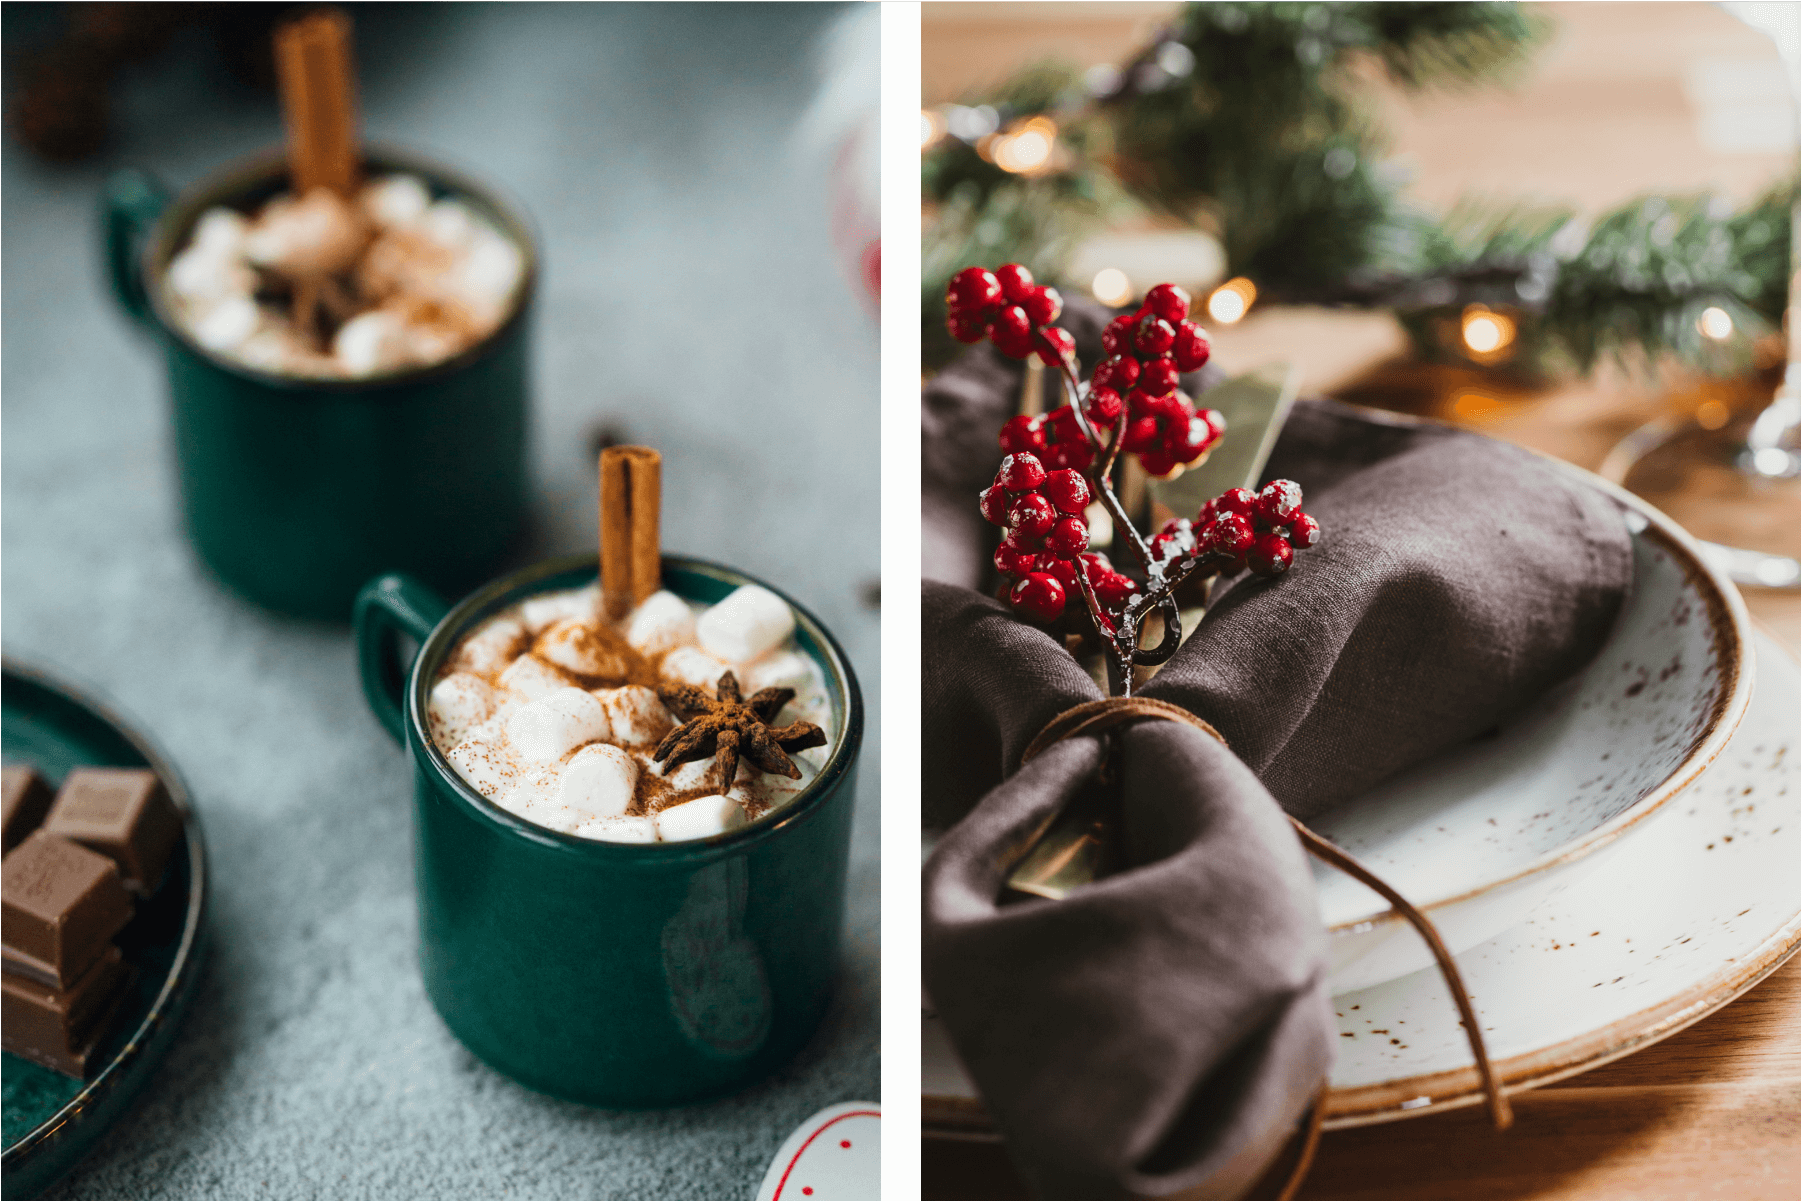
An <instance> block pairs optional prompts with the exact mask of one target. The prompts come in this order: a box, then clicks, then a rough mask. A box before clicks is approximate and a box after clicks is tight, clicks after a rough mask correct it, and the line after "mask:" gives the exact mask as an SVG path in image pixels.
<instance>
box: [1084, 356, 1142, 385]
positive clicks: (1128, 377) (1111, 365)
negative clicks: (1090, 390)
mask: <svg viewBox="0 0 1801 1201" xmlns="http://www.w3.org/2000/svg"><path fill="white" fill-rule="evenodd" d="M1139 371H1140V368H1139V366H1138V360H1137V359H1135V358H1132V357H1131V356H1130V355H1122V354H1116V355H1114V356H1113V357H1112V358H1110V359H1102V360H1101V365H1100V366H1099V367H1096V368H1095V369H1094V375H1093V376H1092V377H1091V378H1090V380H1089V382H1090V384H1092V385H1093V386H1094V387H1096V388H1112V389H1113V390H1114V391H1115V392H1121V393H1124V392H1130V391H1131V390H1132V385H1133V384H1135V383H1137V382H1138V373H1139Z"/></svg>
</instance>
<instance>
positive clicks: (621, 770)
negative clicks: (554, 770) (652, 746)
mask: <svg viewBox="0 0 1801 1201" xmlns="http://www.w3.org/2000/svg"><path fill="white" fill-rule="evenodd" d="M637 787H638V761H637V760H636V759H634V758H632V757H631V755H630V753H628V752H626V751H622V750H620V749H619V748H618V747H616V746H608V745H607V744H606V743H604V742H597V743H594V744H592V745H590V746H585V747H583V748H582V749H581V750H579V751H577V752H575V754H574V755H573V756H572V757H571V758H570V760H569V762H568V763H567V764H565V765H564V767H563V783H562V786H561V787H560V788H559V789H558V791H557V801H558V802H559V803H560V804H562V805H563V806H564V807H566V808H568V809H572V810H576V811H578V812H581V813H585V814H586V815H587V816H588V817H590V818H594V817H623V816H624V815H625V811H626V809H627V808H628V807H629V806H630V805H631V803H632V793H633V791H634V790H635V789H636V788H637Z"/></svg>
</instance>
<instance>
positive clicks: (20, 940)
mask: <svg viewBox="0 0 1801 1201" xmlns="http://www.w3.org/2000/svg"><path fill="white" fill-rule="evenodd" d="M130 920H131V896H130V894H128V893H127V892H126V891H125V885H124V884H123V883H122V882H121V881H120V879H119V869H118V868H117V867H115V866H113V861H112V860H110V859H108V858H107V857H106V856H105V855H97V854H95V853H94V852H93V851H90V850H88V849H87V848H86V847H81V846H76V845H75V844H74V843H72V842H70V841H69V840H68V839H66V838H58V837H57V836H56V835H54V834H51V833H48V832H47V831H44V830H39V831H38V832H37V833H35V834H33V835H31V837H29V838H27V839H26V840H25V841H24V842H22V843H20V844H19V845H18V847H17V848H16V849H15V850H14V851H13V852H12V854H10V855H8V856H7V857H6V860H5V863H4V864H0V937H3V938H4V939H5V942H6V969H7V971H8V972H17V973H21V974H23V975H27V976H31V977H33V978H35V979H36V980H38V981H39V982H41V983H44V984H47V985H49V986H50V987H52V988H57V989H66V988H69V987H71V986H73V985H74V983H75V980H76V978H77V977H79V976H80V975H81V974H82V973H83V972H85V971H86V970H87V969H88V967H89V966H91V965H92V964H93V962H94V961H95V960H96V959H98V958H100V956H101V955H102V954H104V953H105V951H106V945H107V943H108V941H110V940H111V938H112V936H113V935H115V934H117V933H118V932H119V930H120V928H121V927H123V926H124V925H125V923H126V922H128V921H130Z"/></svg>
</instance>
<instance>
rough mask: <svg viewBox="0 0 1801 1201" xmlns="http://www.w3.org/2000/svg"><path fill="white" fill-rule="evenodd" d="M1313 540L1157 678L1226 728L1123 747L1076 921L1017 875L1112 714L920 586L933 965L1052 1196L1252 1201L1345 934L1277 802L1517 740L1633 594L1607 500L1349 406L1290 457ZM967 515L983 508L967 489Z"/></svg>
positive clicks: (1306, 806) (1307, 424)
mask: <svg viewBox="0 0 1801 1201" xmlns="http://www.w3.org/2000/svg"><path fill="white" fill-rule="evenodd" d="M1269 475H1270V477H1271V478H1277V477H1286V478H1293V479H1296V480H1298V481H1299V482H1300V483H1301V485H1302V487H1303V489H1304V490H1305V492H1306V508H1307V510H1308V512H1310V513H1313V514H1314V515H1315V516H1316V517H1318V518H1319V520H1320V522H1321V524H1322V526H1323V527H1324V531H1325V533H1324V537H1323V539H1322V541H1321V543H1320V545H1319V546H1317V547H1315V548H1314V549H1312V550H1309V551H1307V552H1305V553H1303V554H1300V555H1298V556H1297V557H1296V561H1295V566H1294V568H1293V570H1291V571H1290V572H1289V574H1288V575H1287V576H1286V577H1283V578H1280V579H1277V580H1263V579H1258V578H1254V577H1253V578H1246V579H1243V580H1240V581H1238V582H1237V583H1235V584H1234V585H1233V586H1232V587H1230V588H1229V589H1227V590H1226V591H1225V592H1224V593H1223V595H1222V596H1220V598H1219V599H1218V600H1216V602H1215V604H1214V606H1213V608H1212V609H1211V611H1210V612H1209V613H1208V615H1207V617H1206V619H1205V620H1204V621H1203V622H1202V623H1201V626H1200V628H1199V629H1198V630H1197V631H1196V632H1195V634H1194V636H1193V637H1192V638H1191V639H1190V640H1189V641H1188V642H1187V643H1186V644H1185V645H1184V646H1183V647H1182V649H1181V650H1180V651H1178V652H1177V654H1176V655H1175V657H1174V658H1172V659H1171V660H1170V662H1169V663H1168V664H1167V665H1166V666H1165V667H1164V668H1163V669H1162V670H1161V671H1160V672H1159V673H1158V674H1157V676H1156V678H1155V679H1154V680H1152V681H1151V683H1150V684H1149V685H1147V686H1146V687H1145V688H1144V689H1143V694H1144V695H1145V696H1152V697H1157V698H1159V699H1162V700H1166V701H1170V702H1173V703H1175V704H1178V705H1182V706H1183V707H1185V708H1188V709H1190V710H1192V711H1193V712H1195V713H1197V714H1198V715H1200V716H1201V717H1202V718H1204V719H1206V720H1207V721H1209V722H1211V723H1212V724H1213V725H1214V726H1215V727H1217V728H1218V729H1219V730H1220V732H1221V733H1222V734H1223V735H1224V736H1225V737H1226V739H1227V741H1228V743H1229V744H1230V747H1231V750H1230V751H1228V750H1226V749H1225V748H1224V747H1221V746H1220V745H1219V744H1218V743H1216V742H1215V741H1214V740H1212V739H1211V738H1209V737H1207V736H1206V735H1205V734H1204V733H1202V732H1200V731H1198V730H1195V729H1192V728H1190V727H1187V726H1179V725H1175V724H1171V723H1166V722H1142V723H1138V724H1135V725H1132V726H1129V727H1126V728H1125V729H1124V730H1123V731H1122V732H1121V733H1119V734H1118V735H1117V739H1116V741H1117V746H1116V757H1115V759H1114V777H1115V784H1114V786H1115V787H1116V788H1117V789H1118V801H1119V805H1120V814H1121V825H1122V830H1123V834H1122V842H1123V847H1122V851H1123V856H1124V867H1123V870H1121V871H1120V872H1118V873H1117V874H1114V875H1111V876H1108V877H1106V878H1104V879H1102V880H1100V881H1098V882H1097V883H1095V884H1092V885H1089V886H1087V887H1085V888H1082V889H1079V890H1078V891H1076V892H1075V893H1073V894H1071V895H1070V896H1069V897H1067V898H1065V899H1064V900H1061V901H1041V900H1035V899H1028V900H1023V901H1018V902H1009V901H1007V900H1006V898H1005V897H1004V893H1003V890H1004V885H1005V867H1006V865H1007V864H1008V863H1010V862H1011V859H1012V856H1011V854H1010V853H1009V852H1010V851H1012V850H1013V849H1015V848H1017V847H1018V846H1019V845H1020V844H1021V843H1022V842H1023V841H1024V840H1025V839H1026V838H1027V837H1029V835H1030V832H1031V831H1033V830H1035V829H1036V828H1037V827H1038V824H1039V822H1040V821H1041V820H1042V819H1043V818H1044V817H1045V816H1046V815H1047V814H1049V813H1051V812H1054V811H1055V810H1057V809H1058V808H1060V807H1062V806H1063V805H1064V804H1065V803H1067V802H1068V801H1069V799H1070V798H1072V797H1073V796H1075V795H1076V793H1077V792H1078V791H1079V790H1080V789H1082V788H1083V787H1085V786H1092V785H1088V784H1087V783H1086V782H1087V781H1089V780H1090V778H1091V777H1093V776H1094V775H1095V773H1096V771H1097V769H1098V768H1099V767H1100V766H1101V759H1102V744H1101V740H1100V739H1097V738H1094V737H1080V738H1072V739H1069V740H1067V741H1066V742H1064V743H1061V744H1059V745H1058V746H1056V747H1054V748H1052V749H1051V750H1049V751H1047V752H1045V753H1044V754H1043V755H1041V756H1039V757H1038V758H1037V759H1034V760H1033V761H1032V762H1031V763H1030V764H1029V765H1027V766H1026V768H1025V769H1024V770H1020V769H1019V757H1020V755H1021V753H1022V752H1023V751H1024V749H1025V747H1026V745H1027V744H1028V743H1029V742H1030V741H1031V739H1032V738H1033V737H1034V736H1035V735H1036V734H1037V733H1038V731H1039V730H1040V729H1041V728H1043V726H1044V725H1045V723H1046V722H1048V721H1049V720H1050V719H1051V718H1052V717H1054V716H1056V715H1057V714H1058V713H1060V712H1062V711H1063V710H1064V709H1066V708H1069V707H1070V706H1072V705H1075V704H1079V703H1081V702H1084V701H1089V700H1093V699H1095V698H1096V697H1098V696H1099V692H1098V690H1097V689H1096V688H1095V686H1094V684H1093V682H1092V681H1091V680H1089V678H1088V677H1087V675H1086V674H1085V673H1084V672H1083V671H1082V670H1081V669H1080V668H1079V666H1078V665H1077V664H1076V663H1075V662H1074V660H1073V659H1071V658H1070V656H1069V655H1068V653H1067V652H1066V651H1065V650H1064V649H1063V647H1062V646H1061V645H1060V644H1059V643H1058V642H1056V641H1055V640H1053V639H1052V638H1050V637H1049V636H1047V635H1045V634H1044V633H1042V632H1041V631H1039V630H1037V629H1035V628H1033V627H1031V626H1028V625H1026V624H1024V623H1022V622H1019V621H1017V620H1015V619H1014V618H1013V617H1012V616H1011V614H1010V613H1009V612H1008V611H1007V610H1006V608H1005V606H1003V605H1001V604H1000V603H998V602H996V601H993V600H991V599H988V598H986V597H983V596H980V595H978V594H976V593H973V592H970V591H968V590H965V589H961V588H956V587H952V586H949V585H944V584H940V583H927V584H926V585H925V591H924V597H923V631H922V634H923V644H922V654H923V673H924V679H923V710H924V712H923V725H924V730H923V734H924V740H925V749H924V756H923V758H924V762H923V769H924V780H923V785H924V796H925V798H926V804H925V809H926V822H927V824H928V825H932V826H941V827H942V826H948V827H949V828H948V829H947V830H946V831H945V833H944V835H943V837H942V838H941V839H940V840H939V843H938V845H937V847H936V849H935V851H934V853H933V855H932V857H931V859H930V861H929V862H928V863H927V865H926V872H925V881H924V892H925V897H924V910H925V912H924V929H923V937H924V972H925V982H926V986H927V989H928V991H929V993H930V995H931V997H932V1000H933V1003H934V1005H935V1006H936V1007H937V1009H938V1011H939V1013H940V1015H941V1017H942V1018H943V1021H944V1023H945V1027H946V1030H947V1031H948V1032H949V1034H950V1036H951V1039H952V1041H953V1043H954V1044H955V1045H956V1047H957V1050H958V1053H959V1055H961V1056H962V1058H963V1061H964V1063H965V1065H966V1066H967V1067H968V1069H969V1071H970V1074H971V1076H972V1077H973V1078H974V1079H975V1081H976V1083H977V1085H978V1086H979V1087H980V1089H981V1091H982V1095H983V1098H984V1101H985V1102H986V1104H987V1105H988V1107H989V1109H990V1111H991V1113H992V1114H993V1116H994V1119H995V1121H996V1124H997V1125H998V1127H999V1128H1000V1130H1001V1131H1002V1133H1003V1134H1004V1135H1005V1136H1006V1139H1007V1144H1008V1146H1009V1148H1010V1150H1011V1152H1012V1154H1013V1155H1014V1157H1015V1159H1016V1161H1017V1162H1018V1164H1019V1166H1020V1168H1021V1171H1022V1173H1023V1174H1024V1175H1025V1176H1026V1178H1027V1180H1028V1181H1029V1182H1030V1183H1031V1185H1032V1187H1033V1188H1034V1189H1035V1190H1036V1191H1037V1192H1038V1193H1039V1194H1040V1195H1041V1196H1044V1197H1047V1198H1059V1199H1060V1198H1078V1197H1097V1196H1116V1195H1119V1194H1121V1193H1128V1194H1140V1195H1148V1196H1167V1195H1170V1194H1173V1193H1177V1192H1182V1193H1183V1194H1184V1195H1185V1196H1193V1197H1197V1198H1199V1197H1232V1196H1236V1195H1238V1193H1239V1192H1241V1191H1242V1190H1243V1189H1244V1188H1245V1187H1247V1186H1248V1184H1249V1183H1250V1182H1251V1181H1252V1180H1254V1179H1255V1177H1256V1175H1257V1174H1258V1173H1259V1172H1260V1171H1261V1170H1262V1169H1263V1168H1264V1167H1265V1166H1266V1165H1267V1164H1268V1162H1269V1161H1270V1159H1271V1158H1273V1156H1274V1155H1275V1154H1276V1153H1277V1152H1278V1150H1279V1149H1280V1147H1281V1145H1282V1143H1283V1141H1284V1140H1285V1139H1286V1138H1287V1137H1288V1136H1289V1135H1290V1134H1291V1133H1292V1131H1293V1129H1294V1123H1295V1121H1296V1120H1297V1119H1298V1117H1299V1116H1300V1115H1301V1114H1302V1112H1303V1111H1304V1110H1305V1108H1306V1105H1307V1103H1308V1100H1309V1099H1310V1097H1311V1096H1312V1095H1313V1093H1314V1091H1315V1090H1316V1089H1317V1088H1318V1087H1319V1085H1320V1084H1321V1083H1322V1082H1323V1079H1324V1077H1325V1075H1326V1073H1327V1072H1328V1070H1329V1068H1330V1065H1331V1057H1332V1045H1333V1043H1334V1042H1335V1041H1336V1038H1335V1031H1334V1023H1333V1018H1332V1012H1331V1008H1330V1005H1329V1001H1328V997H1327V994H1326V987H1325V975H1324V972H1325V964H1324V952H1325V942H1324V933H1323V931H1322V929H1321V926H1320V921H1319V916H1318V908H1317V904H1316V901H1315V898H1314V895H1313V887H1312V880H1311V875H1310V874H1309V871H1308V867H1307V864H1306V862H1305V856H1304V853H1303V852H1302V850H1301V848H1300V846H1299V844H1298V842H1297V841H1296V839H1295V837H1294V835H1293V833H1292V832H1291V831H1290V830H1289V828H1288V826H1287V822H1286V819H1285V817H1284V815H1283V810H1284V809H1287V810H1288V811H1289V812H1291V813H1294V814H1296V815H1297V816H1301V817H1307V816H1310V815H1312V814H1315V813H1318V812H1320V811H1321V810H1323V809H1325V808H1328V807H1331V806H1333V805H1336V804H1341V803H1344V802H1345V801H1347V800H1349V799H1351V798H1354V797H1355V796H1356V795H1357V794H1359V793H1360V792H1362V791H1364V790H1366V789H1367V788H1369V787H1370V786H1371V785H1373V784H1375V783H1376V782H1377V781H1379V780H1382V779H1384V778H1386V777H1388V776H1390V775H1392V774H1394V773H1395V772H1397V771H1399V770H1401V769H1402V768H1404V767H1406V766H1408V765H1410V764H1413V763H1416V762H1418V761H1420V760H1421V759H1424V758H1426V757H1428V756H1430V755H1432V754H1433V753H1435V752H1437V751H1440V750H1442V749H1444V748H1446V747H1448V746H1452V745H1455V744H1457V743H1459V742H1461V741H1463V740H1465V739H1468V738H1471V737H1473V736H1475V735H1478V734H1481V733H1483V732H1485V731H1487V730H1489V729H1491V728H1493V727H1494V726H1495V725H1497V724H1498V723H1500V722H1502V721H1504V720H1506V719H1507V718H1508V716H1509V715H1511V714H1512V713H1514V712H1515V711H1516V710H1517V709H1518V708H1519V707H1520V706H1521V705H1523V704H1524V703H1526V702H1527V701H1529V700H1531V699H1532V698H1533V697H1535V696H1537V695H1538V694H1540V693H1541V692H1542V691H1544V690H1545V689H1547V688H1549V687H1551V686H1552V685H1554V684H1556V683H1557V682H1558V681H1560V680H1562V679H1564V678H1566V677H1567V676H1569V675H1570V674H1572V673H1573V672H1575V671H1576V670H1577V669H1579V668H1580V667H1581V666H1582V665H1583V664H1585V663H1586V662H1588V660H1589V659H1590V658H1592V656H1593V655H1594V654H1595V652H1597V651H1598V650H1599V649H1600V647H1601V644H1602V642H1603V641H1604V639H1605V637H1606V635H1607V633H1608V631H1609V629H1610V628H1611V626H1612V622H1613V619H1614V617H1615V615H1616V614H1617V612H1618V610H1619V607H1620V604H1621V602H1622V601H1623V599H1624V597H1625V595H1626V591H1627V588H1628V586H1629V583H1630V579H1631V546H1630V542H1629V539H1628V536H1627V533H1626V530H1625V527H1624V523H1623V521H1622V519H1621V516H1620V514H1619V513H1618V511H1617V510H1616V509H1615V507H1614V505H1613V504H1612V502H1611V501H1609V500H1608V499H1607V498H1606V497H1604V496H1602V495H1601V494H1599V493H1596V492H1594V491H1592V490H1590V489H1587V488H1585V487H1583V486H1582V485H1580V484H1579V483H1576V482H1574V481H1572V480H1570V479H1568V478H1567V477H1565V476H1564V475H1562V474H1561V473H1559V472H1557V471H1556V470H1554V469H1553V468H1552V467H1550V466H1549V465H1548V464H1546V463H1544V462H1543V461H1541V460H1539V459H1537V458H1536V457H1535V456H1533V455H1531V454H1529V453H1528V452H1525V451H1523V450H1520V449H1518V448H1515V447H1511V446H1507V445H1504V444H1501V443H1497V442H1493V441H1491V440H1489V439H1485V438H1481V437H1479V436H1476V435H1474V434H1469V433H1465V432H1462V431H1458V430H1453V429H1449V428H1445V427H1438V426H1429V425H1417V424H1413V423H1408V422H1405V421H1401V420H1393V421H1391V420H1388V419H1385V418H1383V417H1381V416H1379V415H1372V414H1367V413H1364V412H1361V411H1359V410H1354V409H1351V408H1348V407H1346V406H1342V405H1335V404H1332V403H1330V402H1318V401H1315V402H1304V403H1303V404H1301V405H1299V406H1297V410H1296V413H1295V415H1294V416H1293V417H1291V419H1290V422H1289V425H1288V427H1287V428H1286V430H1285V431H1284V434H1283V437H1282V440H1281V442H1280V443H1279V444H1278V446H1277V449H1276V453H1275V455H1274V457H1273V458H1272V460H1271V463H1270V467H1269ZM971 504H972V507H973V499H972V501H971Z"/></svg>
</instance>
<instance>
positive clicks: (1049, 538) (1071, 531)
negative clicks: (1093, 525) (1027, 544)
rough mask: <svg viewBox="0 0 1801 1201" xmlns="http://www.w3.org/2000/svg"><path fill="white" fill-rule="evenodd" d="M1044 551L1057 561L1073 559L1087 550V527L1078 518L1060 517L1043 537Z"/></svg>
mask: <svg viewBox="0 0 1801 1201" xmlns="http://www.w3.org/2000/svg"><path fill="white" fill-rule="evenodd" d="M1044 549H1045V550H1047V551H1049V552H1050V553H1051V554H1053V555H1056V556H1057V557H1058V558H1059V559H1073V558H1075V557H1076V556H1077V555H1079V554H1081V553H1082V552H1083V551H1085V550H1087V549H1088V526H1087V525H1086V523H1084V522H1083V521H1082V519H1081V518H1080V517H1062V518H1059V519H1058V520H1057V523H1056V524H1055V525H1053V526H1052V527H1051V529H1050V532H1049V533H1048V534H1046V535H1045V536H1044Z"/></svg>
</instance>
